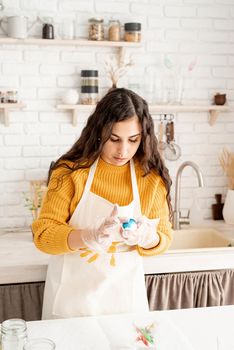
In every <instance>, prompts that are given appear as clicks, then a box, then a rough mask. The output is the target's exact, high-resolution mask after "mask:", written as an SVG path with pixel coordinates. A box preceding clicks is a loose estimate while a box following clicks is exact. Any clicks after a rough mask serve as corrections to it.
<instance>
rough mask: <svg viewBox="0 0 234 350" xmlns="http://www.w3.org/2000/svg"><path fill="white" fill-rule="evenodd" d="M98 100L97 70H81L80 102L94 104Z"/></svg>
mask: <svg viewBox="0 0 234 350" xmlns="http://www.w3.org/2000/svg"><path fill="white" fill-rule="evenodd" d="M97 102H98V71H97V70H88V69H87V70H82V71H81V103H82V104H85V105H94V104H96V103H97Z"/></svg>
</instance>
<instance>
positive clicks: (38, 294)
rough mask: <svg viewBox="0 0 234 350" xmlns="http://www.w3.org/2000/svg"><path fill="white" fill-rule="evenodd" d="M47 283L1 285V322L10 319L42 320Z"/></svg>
mask: <svg viewBox="0 0 234 350" xmlns="http://www.w3.org/2000/svg"><path fill="white" fill-rule="evenodd" d="M44 285H45V282H33V283H17V284H5V285H4V284H3V285H0V322H2V321H4V320H7V319H9V318H22V319H24V320H26V321H34V320H40V319H41V311H42V301H43V293H44Z"/></svg>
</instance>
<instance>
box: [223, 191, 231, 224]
mask: <svg viewBox="0 0 234 350" xmlns="http://www.w3.org/2000/svg"><path fill="white" fill-rule="evenodd" d="M223 218H224V221H225V223H226V224H229V225H234V190H228V192H227V196H226V199H225V203H224V207H223Z"/></svg>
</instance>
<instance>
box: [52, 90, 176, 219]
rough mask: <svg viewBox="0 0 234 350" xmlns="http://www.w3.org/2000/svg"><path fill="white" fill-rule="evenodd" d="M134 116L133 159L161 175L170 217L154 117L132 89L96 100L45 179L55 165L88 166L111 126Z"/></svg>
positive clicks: (166, 180) (147, 170) (165, 173)
mask: <svg viewBox="0 0 234 350" xmlns="http://www.w3.org/2000/svg"><path fill="white" fill-rule="evenodd" d="M134 115H136V116H137V117H138V118H139V121H140V124H141V127H142V137H141V143H140V145H139V147H138V149H137V152H136V154H135V156H134V158H135V159H137V160H138V161H139V163H140V165H141V167H142V169H143V171H144V175H143V176H146V175H147V174H149V173H150V172H151V171H152V170H155V171H156V172H157V173H158V174H159V175H160V176H161V177H162V179H163V181H164V184H165V187H166V190H167V197H166V198H167V203H168V207H169V212H170V219H171V218H172V207H171V197H170V188H171V183H172V181H171V178H170V176H169V172H168V169H167V168H166V166H165V164H164V162H163V159H162V158H161V156H160V153H159V151H158V141H157V138H156V136H155V133H154V124H153V119H152V117H151V115H150V113H149V108H148V104H147V102H146V101H145V100H144V99H143V98H141V97H140V96H139V95H137V94H136V93H135V92H133V91H131V90H127V89H124V88H116V89H113V90H111V91H109V92H108V93H107V94H106V95H105V96H104V97H103V98H102V99H101V100H100V102H98V104H97V106H96V109H95V111H94V112H93V114H91V115H90V117H89V118H88V120H87V123H86V126H85V127H84V129H83V130H82V133H81V135H80V137H79V139H78V140H77V141H76V142H75V143H74V144H73V146H72V147H71V149H70V150H69V151H68V152H67V153H65V154H64V155H62V156H61V157H60V158H59V159H58V160H57V161H56V162H54V163H53V164H52V166H51V168H50V170H49V177H48V180H49V178H50V175H51V172H52V171H53V170H54V169H57V168H58V167H64V168H66V169H69V171H70V172H73V171H76V170H77V169H81V168H88V167H90V166H91V165H92V164H93V163H94V162H95V160H96V159H97V158H98V157H99V156H100V154H101V152H102V148H103V145H104V144H105V142H106V141H107V140H108V139H109V138H110V136H111V133H112V128H113V125H114V124H115V123H117V122H121V121H124V120H127V119H130V118H131V117H133V116H134ZM67 161H70V162H71V164H72V165H69V164H68V163H67ZM60 180H61V179H60Z"/></svg>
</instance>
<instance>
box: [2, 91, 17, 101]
mask: <svg viewBox="0 0 234 350" xmlns="http://www.w3.org/2000/svg"><path fill="white" fill-rule="evenodd" d="M5 101H6V102H7V103H17V102H18V91H16V90H9V91H7V92H6V96H5Z"/></svg>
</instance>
